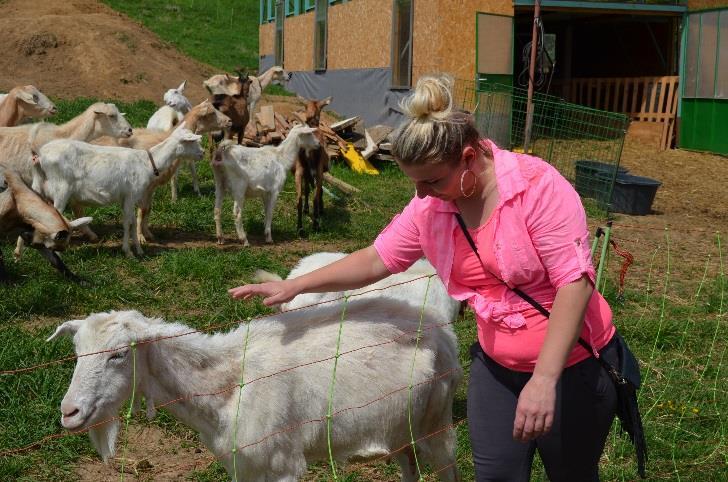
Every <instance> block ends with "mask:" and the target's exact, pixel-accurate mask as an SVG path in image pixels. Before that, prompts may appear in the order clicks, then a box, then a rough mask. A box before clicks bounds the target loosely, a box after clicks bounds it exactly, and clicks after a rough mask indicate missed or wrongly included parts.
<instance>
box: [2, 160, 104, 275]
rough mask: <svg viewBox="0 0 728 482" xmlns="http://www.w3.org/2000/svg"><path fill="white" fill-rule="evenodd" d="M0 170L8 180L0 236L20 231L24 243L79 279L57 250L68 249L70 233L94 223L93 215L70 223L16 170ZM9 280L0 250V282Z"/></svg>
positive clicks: (61, 269) (63, 271)
mask: <svg viewBox="0 0 728 482" xmlns="http://www.w3.org/2000/svg"><path fill="white" fill-rule="evenodd" d="M0 173H2V174H3V177H4V179H5V183H7V189H6V190H4V191H2V189H0V191H1V192H0V235H4V234H6V233H8V232H11V231H14V230H18V229H19V230H21V234H20V236H21V238H22V239H23V241H24V243H26V244H28V245H29V246H31V247H32V248H35V249H37V250H38V252H40V254H41V255H42V256H43V257H44V258H46V259H47V260H48V262H50V263H51V265H52V266H53V267H54V268H56V269H57V270H58V271H59V272H60V273H61V274H63V276H65V277H66V278H68V279H70V280H73V281H80V279H79V278H78V277H77V276H76V275H74V274H73V273H72V272H71V271H70V270H69V269H68V268H66V265H65V264H63V261H62V260H61V258H60V257H59V256H58V253H56V251H63V250H65V249H66V247H67V246H68V242H69V240H70V239H71V232H72V231H73V230H74V229H78V228H79V227H81V226H83V225H85V224H88V223H89V222H91V218H81V219H76V220H75V221H71V222H67V221H66V219H65V218H64V217H63V216H61V214H60V213H59V212H58V211H57V210H56V209H55V208H53V206H49V205H48V204H46V202H45V201H43V199H41V198H40V196H38V194H36V193H35V192H34V191H33V190H31V189H30V188H29V187H28V186H26V185H25V183H24V182H23V180H22V179H21V178H20V176H19V175H18V174H17V173H16V172H14V171H12V170H9V169H6V170H3V169H0ZM21 248H22V247H19V249H21ZM19 254H20V253H19V252H17V253H16V255H19ZM7 280H8V275H7V273H6V272H5V266H4V265H3V256H2V251H0V281H3V282H4V281H7Z"/></svg>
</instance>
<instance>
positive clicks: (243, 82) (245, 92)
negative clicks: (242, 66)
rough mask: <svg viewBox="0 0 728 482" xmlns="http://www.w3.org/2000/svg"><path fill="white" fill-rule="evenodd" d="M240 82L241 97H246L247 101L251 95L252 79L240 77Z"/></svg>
mask: <svg viewBox="0 0 728 482" xmlns="http://www.w3.org/2000/svg"><path fill="white" fill-rule="evenodd" d="M238 82H240V95H241V96H242V97H244V98H245V100H246V101H247V99H248V96H249V95H250V84H251V83H252V82H253V81H252V80H251V79H250V77H244V78H240V77H238Z"/></svg>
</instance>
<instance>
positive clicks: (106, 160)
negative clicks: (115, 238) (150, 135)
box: [33, 123, 204, 257]
mask: <svg viewBox="0 0 728 482" xmlns="http://www.w3.org/2000/svg"><path fill="white" fill-rule="evenodd" d="M184 126H185V124H184V123H183V124H180V126H179V127H178V128H177V129H176V130H174V131H173V132H172V134H171V135H169V137H167V139H165V140H164V141H162V142H161V143H159V144H157V145H156V146H154V147H152V148H151V149H150V150H148V151H142V150H137V149H127V148H125V147H106V146H96V145H92V144H87V143H85V142H80V141H70V140H57V141H53V142H49V143H48V144H46V145H45V146H43V148H42V149H41V150H40V153H39V161H38V163H37V164H36V166H35V172H34V173H33V189H35V190H36V191H38V192H39V193H42V194H43V195H44V196H45V197H47V198H48V199H50V200H52V201H53V205H54V206H55V208H56V209H58V210H59V211H61V212H63V209H65V207H66V205H67V204H68V203H69V202H71V203H74V204H76V205H78V206H87V205H92V206H93V205H95V206H106V205H109V204H112V203H119V204H121V208H122V211H123V220H122V224H123V226H124V240H123V244H122V250H123V251H124V253H125V254H126V255H127V256H128V257H133V255H132V252H131V249H129V235H130V232H131V236H132V241H133V243H134V249H135V251H136V253H137V255H139V256H141V255H142V254H143V252H142V248H141V245H140V243H139V238H138V237H137V230H136V227H137V226H136V206H137V204H138V203H139V201H140V199H142V197H143V195H144V193H145V191H146V190H147V188H148V187H149V185H150V184H151V183H152V182H154V179H155V178H156V176H159V175H160V173H162V172H165V171H166V170H167V169H169V168H170V166H171V165H172V164H173V162H174V161H175V160H176V159H178V158H193V159H202V155H203V154H204V151H203V149H202V146H201V145H200V139H201V136H199V135H197V134H193V133H192V132H190V131H189V130H188V129H186V128H185V127H184Z"/></svg>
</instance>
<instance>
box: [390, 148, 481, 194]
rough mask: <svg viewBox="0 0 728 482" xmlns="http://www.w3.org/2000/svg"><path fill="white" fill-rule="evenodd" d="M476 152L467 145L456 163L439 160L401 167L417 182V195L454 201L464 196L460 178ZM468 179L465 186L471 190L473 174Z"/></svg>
mask: <svg viewBox="0 0 728 482" xmlns="http://www.w3.org/2000/svg"><path fill="white" fill-rule="evenodd" d="M474 153H475V151H474V150H473V149H472V147H466V148H465V150H464V151H463V156H462V157H461V158H460V161H459V162H458V163H457V164H455V165H453V164H452V163H448V162H438V163H428V164H422V165H409V166H405V165H401V164H400V166H399V167H400V169H402V172H404V173H405V174H406V175H407V177H409V178H410V179H412V182H414V183H415V188H416V189H417V197H419V198H424V197H426V196H431V197H436V198H438V199H442V200H443V201H454V200H456V199H458V198H460V197H462V191H461V190H460V178H461V176H462V174H463V171H465V169H467V167H468V165H469V161H470V160H471V157H473V156H474ZM466 181H467V182H468V184H467V185H466V186H463V187H464V189H465V190H466V191H468V192H469V191H470V190H471V189H472V188H473V186H472V182H473V180H472V179H471V176H466Z"/></svg>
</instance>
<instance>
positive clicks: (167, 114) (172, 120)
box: [147, 80, 202, 202]
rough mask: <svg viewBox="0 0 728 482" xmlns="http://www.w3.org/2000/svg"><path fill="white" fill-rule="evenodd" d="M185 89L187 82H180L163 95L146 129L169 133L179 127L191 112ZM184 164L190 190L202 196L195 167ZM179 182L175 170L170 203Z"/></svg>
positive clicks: (193, 164) (189, 163) (174, 198)
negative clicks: (190, 182) (190, 179)
mask: <svg viewBox="0 0 728 482" xmlns="http://www.w3.org/2000/svg"><path fill="white" fill-rule="evenodd" d="M185 87H187V81H186V80H185V81H184V82H182V83H181V84H180V85H179V87H177V88H176V89H169V90H168V91H167V92H165V93H164V104H165V105H163V106H162V107H160V108H159V109H157V111H156V112H155V113H154V114H152V117H150V118H149V122H147V129H154V130H160V131H171V130H172V129H174V127H175V126H177V125H179V124H180V123H181V122H182V121H183V120H184V116H185V115H186V114H187V113H188V112H189V111H190V110H192V104H191V103H190V101H189V100H188V99H187V97H185V95H184V91H185ZM184 164H185V165H186V166H187V168H188V169H189V170H190V174H191V175H192V189H193V190H194V191H195V193H197V195H198V196H202V193H201V192H200V180H199V178H198V176H197V165H196V164H195V163H194V162H192V161H189V160H185V162H184ZM178 182H179V171H177V170H175V172H174V174H173V176H172V180H171V182H170V186H169V188H170V192H171V196H172V201H173V202H175V201H177V184H178Z"/></svg>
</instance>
